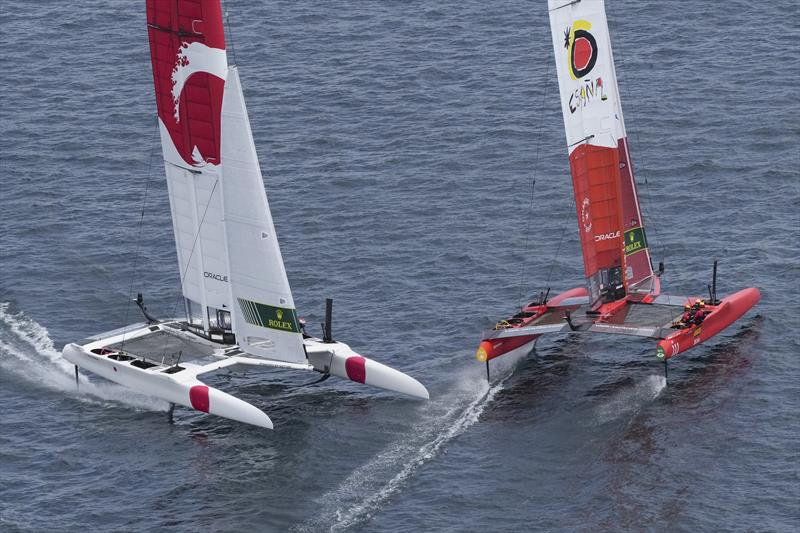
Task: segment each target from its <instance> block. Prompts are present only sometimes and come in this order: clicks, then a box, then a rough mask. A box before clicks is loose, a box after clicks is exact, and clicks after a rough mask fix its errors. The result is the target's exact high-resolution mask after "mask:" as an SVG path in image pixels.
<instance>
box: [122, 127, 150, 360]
mask: <svg viewBox="0 0 800 533" xmlns="http://www.w3.org/2000/svg"><path fill="white" fill-rule="evenodd" d="M156 133H158V118H156V120H155V123H154V124H153V134H152V135H151V136H150V155H149V156H148V158H147V174H146V177H145V181H144V194H143V196H142V208H141V211H140V214H139V232H138V235H137V236H136V252H135V253H134V256H133V272H131V282H130V285H129V286H128V301H127V303H126V304H125V320H124V322H123V324H122V325H123V326H127V325H128V314H129V312H130V308H131V302H132V300H133V284H134V283H135V282H136V269H137V268H138V266H139V255H140V252H141V244H142V231H143V229H144V212H145V209H146V208H147V195H148V193H149V191H150V177H151V176H152V170H153V152H155V145H156V142H155V140H156ZM126 333H127V332H123V334H122V342H121V346H120V350H122V349H123V348H125V335H126Z"/></svg>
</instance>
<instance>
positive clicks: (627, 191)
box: [549, 0, 653, 305]
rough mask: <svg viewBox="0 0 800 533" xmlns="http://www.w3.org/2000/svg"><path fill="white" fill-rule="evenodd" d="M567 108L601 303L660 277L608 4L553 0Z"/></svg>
mask: <svg viewBox="0 0 800 533" xmlns="http://www.w3.org/2000/svg"><path fill="white" fill-rule="evenodd" d="M549 4H550V29H551V31H552V34H553V48H554V50H555V58H556V69H557V71H558V82H559V92H560V95H561V110H562V115H563V117H564V127H565V130H566V134H567V146H568V147H569V148H568V149H569V153H570V166H571V169H572V179H573V186H574V193H575V203H576V208H577V214H578V223H579V228H580V233H581V246H582V249H583V261H584V270H585V274H586V278H587V283H588V285H589V292H590V298H591V300H592V303H593V304H594V305H597V304H598V303H604V302H611V301H615V300H619V299H621V298H624V297H625V295H626V293H627V292H629V291H636V290H643V291H644V292H648V291H649V290H651V289H652V288H653V287H652V286H651V284H645V283H643V282H644V281H645V280H647V279H652V274H653V271H652V267H651V265H650V256H649V253H648V251H647V241H646V238H645V234H644V224H643V221H642V215H641V210H640V208H639V199H638V197H637V194H636V184H635V182H634V179H633V169H632V166H631V162H630V151H629V150H628V143H627V139H626V136H625V124H624V121H623V118H622V108H621V107H620V103H619V89H618V87H617V79H616V72H615V70H614V58H613V54H612V52H611V41H610V38H609V35H608V23H607V21H606V15H605V6H604V2H603V1H602V0H598V1H592V2H560V1H556V0H550V2H549Z"/></svg>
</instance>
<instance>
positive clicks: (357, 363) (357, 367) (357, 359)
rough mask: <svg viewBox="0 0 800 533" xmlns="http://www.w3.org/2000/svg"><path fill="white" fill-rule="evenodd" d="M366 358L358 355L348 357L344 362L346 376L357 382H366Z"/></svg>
mask: <svg viewBox="0 0 800 533" xmlns="http://www.w3.org/2000/svg"><path fill="white" fill-rule="evenodd" d="M366 365H367V360H366V359H364V358H363V357H361V356H360V355H354V356H353V357H348V358H347V360H346V361H345V362H344V369H345V370H346V371H347V377H348V378H350V379H351V380H353V381H356V382H358V383H366V381H367V366H366Z"/></svg>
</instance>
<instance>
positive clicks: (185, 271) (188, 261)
mask: <svg viewBox="0 0 800 533" xmlns="http://www.w3.org/2000/svg"><path fill="white" fill-rule="evenodd" d="M218 184H219V175H217V179H215V180H214V186H213V187H211V193H209V195H208V202H207V203H206V207H205V209H204V210H203V216H202V217H200V224H198V225H197V232H195V234H194V241H193V242H192V249H191V250H189V257H188V259H186V268H184V269H183V273H182V274H181V297H180V299H179V301H183V300H184V296H183V286H184V285H185V283H186V274H188V272H189V266H190V265H191V264H192V256H193V255H194V249H195V247H196V246H197V240H198V239H199V238H200V231H201V230H202V229H203V222H205V220H206V214H207V213H208V208H209V206H210V205H211V200H212V199H213V198H214V192H216V190H217V185H218ZM175 244H176V245H177V242H176V243H175ZM177 307H178V303H177V302H176V303H175V305H174V306H173V307H172V313H171V316H170V318H173V317H174V316H175V313H176V310H177Z"/></svg>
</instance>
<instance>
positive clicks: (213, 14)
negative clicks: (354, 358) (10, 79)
mask: <svg viewBox="0 0 800 533" xmlns="http://www.w3.org/2000/svg"><path fill="white" fill-rule="evenodd" d="M147 25H148V32H149V37H150V51H151V59H152V64H153V81H154V84H155V92H156V103H157V107H158V122H159V129H160V132H161V145H162V149H163V154H164V166H165V169H166V175H167V185H168V190H169V197H170V209H171V212H172V223H173V229H174V232H175V243H176V248H177V252H178V263H179V267H180V273H181V289H182V292H183V295H184V298H185V299H186V304H187V315H188V317H189V322H190V323H191V324H192V325H194V326H196V327H197V328H198V329H199V328H202V330H203V331H204V332H205V333H207V334H209V335H214V334H217V333H221V334H222V335H223V338H224V336H225V334H235V336H236V340H237V342H238V343H239V345H240V347H241V348H242V349H243V350H244V351H245V352H247V353H249V354H250V355H254V356H258V357H265V358H269V359H276V360H280V361H288V362H303V361H305V360H306V356H305V352H304V351H303V346H302V336H301V334H300V327H299V323H298V321H297V315H296V312H295V309H294V302H293V300H292V295H291V291H290V289H289V282H288V280H287V278H286V272H285V270H284V266H283V259H282V257H281V253H280V249H279V247H278V240H277V237H276V236H275V228H274V226H273V223H272V216H271V214H270V212H269V205H268V203H267V197H266V193H265V191H264V183H263V180H262V177H261V170H260V168H259V165H258V158H257V156H256V152H255V146H254V143H253V137H252V133H251V130H250V123H249V119H248V116H247V110H246V108H245V105H244V98H243V96H242V89H241V85H240V83H239V75H238V71H237V70H236V68H235V67H231V68H229V67H228V62H227V56H226V52H225V35H224V31H223V25H222V12H221V8H220V2H219V0H169V1H168V0H148V1H147Z"/></svg>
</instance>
